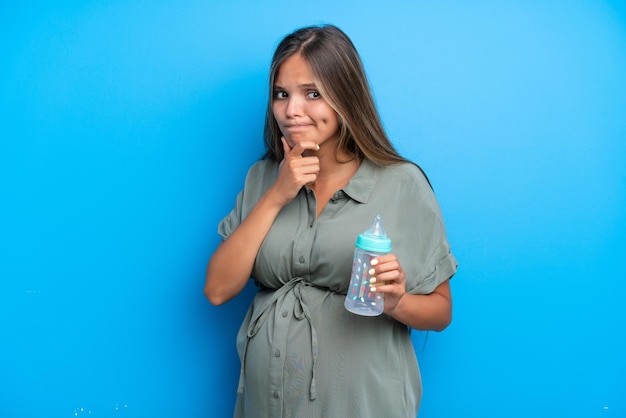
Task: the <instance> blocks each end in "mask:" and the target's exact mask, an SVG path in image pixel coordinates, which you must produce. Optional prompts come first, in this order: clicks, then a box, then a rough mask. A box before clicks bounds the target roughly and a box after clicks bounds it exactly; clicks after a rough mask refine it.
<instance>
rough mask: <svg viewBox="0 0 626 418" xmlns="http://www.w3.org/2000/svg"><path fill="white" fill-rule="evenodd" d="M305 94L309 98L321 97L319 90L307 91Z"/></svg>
mask: <svg viewBox="0 0 626 418" xmlns="http://www.w3.org/2000/svg"><path fill="white" fill-rule="evenodd" d="M307 96H309V99H319V98H320V97H322V95H321V94H320V92H319V91H315V90H314V91H310V92H308V93H307Z"/></svg>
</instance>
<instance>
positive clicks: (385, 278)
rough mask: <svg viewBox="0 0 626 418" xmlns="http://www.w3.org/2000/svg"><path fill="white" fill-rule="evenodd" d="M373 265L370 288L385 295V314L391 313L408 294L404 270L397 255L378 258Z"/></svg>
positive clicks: (373, 261)
mask: <svg viewBox="0 0 626 418" xmlns="http://www.w3.org/2000/svg"><path fill="white" fill-rule="evenodd" d="M371 265H372V269H371V270H370V276H372V279H371V280H370V286H371V287H370V288H371V289H372V291H375V292H380V293H384V297H385V309H384V312H385V313H389V312H391V311H393V310H394V309H395V308H396V306H397V305H398V302H399V301H400V299H402V297H403V296H404V295H405V294H406V277H405V275H404V270H403V269H402V266H401V265H400V262H399V261H398V258H397V257H396V256H395V254H386V255H381V256H379V257H376V258H375V259H373V260H372V262H371ZM372 270H373V271H372Z"/></svg>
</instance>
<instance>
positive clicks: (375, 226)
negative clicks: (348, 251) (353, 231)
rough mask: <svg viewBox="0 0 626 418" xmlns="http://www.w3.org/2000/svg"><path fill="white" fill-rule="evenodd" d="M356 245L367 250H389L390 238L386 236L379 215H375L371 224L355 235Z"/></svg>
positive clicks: (385, 251)
mask: <svg viewBox="0 0 626 418" xmlns="http://www.w3.org/2000/svg"><path fill="white" fill-rule="evenodd" d="M356 246H357V247H358V248H361V249H363V250H367V251H375V252H381V253H388V252H391V240H390V239H389V238H387V233H386V232H385V230H384V228H383V220H382V217H381V216H380V215H376V217H375V218H374V222H373V223H372V225H371V226H370V227H369V228H368V229H367V230H366V231H365V232H364V233H362V234H360V235H359V236H358V237H357V240H356Z"/></svg>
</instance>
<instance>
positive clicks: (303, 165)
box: [270, 137, 320, 206]
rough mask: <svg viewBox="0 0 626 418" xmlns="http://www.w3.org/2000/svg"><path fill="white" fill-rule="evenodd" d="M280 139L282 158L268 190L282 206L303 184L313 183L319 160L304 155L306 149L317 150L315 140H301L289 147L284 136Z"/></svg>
mask: <svg viewBox="0 0 626 418" xmlns="http://www.w3.org/2000/svg"><path fill="white" fill-rule="evenodd" d="M281 141H282V143H283V150H284V158H283V160H282V161H281V162H280V165H279V167H278V177H277V178H276V181H275V182H274V184H273V185H272V187H271V189H270V191H271V193H272V194H273V195H274V196H275V197H276V199H277V200H278V202H279V204H280V205H281V206H284V205H286V204H287V203H289V202H291V201H292V200H293V198H294V197H296V195H297V194H298V192H299V191H300V189H301V188H302V187H303V186H305V185H307V184H313V183H315V180H316V179H317V175H318V173H319V171H320V161H319V158H318V157H317V156H316V155H304V154H305V153H306V151H307V150H309V151H318V150H319V145H317V144H316V143H315V142H313V141H302V142H298V143H297V144H296V145H295V146H294V147H293V148H291V147H290V146H289V144H288V143H287V140H286V139H285V137H282V138H281ZM306 154H308V153H306Z"/></svg>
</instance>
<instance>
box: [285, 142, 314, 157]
mask: <svg viewBox="0 0 626 418" xmlns="http://www.w3.org/2000/svg"><path fill="white" fill-rule="evenodd" d="M319 149H320V146H319V145H317V143H316V142H314V141H302V142H298V143H297V144H296V145H294V147H293V148H292V149H291V153H292V154H293V155H302V154H304V152H305V151H307V150H310V151H318V150H319Z"/></svg>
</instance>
